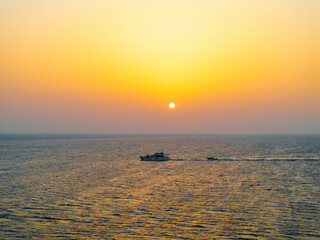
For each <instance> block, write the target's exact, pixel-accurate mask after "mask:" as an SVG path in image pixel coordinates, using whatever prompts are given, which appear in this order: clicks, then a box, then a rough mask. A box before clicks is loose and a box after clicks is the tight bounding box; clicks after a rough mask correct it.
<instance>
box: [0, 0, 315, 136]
mask: <svg viewBox="0 0 320 240" xmlns="http://www.w3.org/2000/svg"><path fill="white" fill-rule="evenodd" d="M170 102H174V103H175V104H176V108H175V109H173V110H170V109H169V108H168V104H169V103H170ZM0 133H172V134H174V133H187V134H190V133H205V134H211V133H236V134H238V133H256V134H259V133H279V134H282V133H289V134H291V133H292V134H295V133H298V134H301V133H316V134H319V133H320V1H319V0H305V1H302V0H250V1H248V0H242V1H239V0H211V1H209V0H197V1H196V0H193V1H191V0H161V1H160V0H159V1H156V0H155V1H150V0H109V1H103V0H90V1H84V0H68V1H65V0H55V1H49V0H1V1H0Z"/></svg>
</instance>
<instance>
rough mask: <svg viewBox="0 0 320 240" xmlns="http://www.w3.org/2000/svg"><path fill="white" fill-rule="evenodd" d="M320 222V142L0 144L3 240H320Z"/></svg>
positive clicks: (2, 140) (86, 139)
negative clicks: (163, 158) (156, 155)
mask: <svg viewBox="0 0 320 240" xmlns="http://www.w3.org/2000/svg"><path fill="white" fill-rule="evenodd" d="M158 150H164V151H165V152H166V153H170V154H171V155H170V156H171V157H172V158H176V159H181V158H183V159H204V158H206V157H208V156H217V157H220V158H223V159H224V160H221V161H210V162H208V161H191V160H186V161H168V162H141V161H139V156H140V155H144V154H147V153H149V154H150V153H153V152H155V151H158ZM319 213H320V136H319V135H315V136H311V135H310V136H244V135H241V136H94V135H83V136H81V135H0V239H18V238H25V239H319V238H320V214H319Z"/></svg>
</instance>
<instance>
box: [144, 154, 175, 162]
mask: <svg viewBox="0 0 320 240" xmlns="http://www.w3.org/2000/svg"><path fill="white" fill-rule="evenodd" d="M140 159H141V161H159V162H162V161H168V160H170V158H169V156H168V155H167V154H164V153H163V152H156V153H154V154H151V155H149V154H148V155H144V156H140Z"/></svg>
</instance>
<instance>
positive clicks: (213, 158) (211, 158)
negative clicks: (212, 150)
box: [207, 157, 219, 161]
mask: <svg viewBox="0 0 320 240" xmlns="http://www.w3.org/2000/svg"><path fill="white" fill-rule="evenodd" d="M207 160H208V161H214V160H219V158H216V157H207Z"/></svg>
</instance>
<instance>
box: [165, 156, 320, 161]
mask: <svg viewBox="0 0 320 240" xmlns="http://www.w3.org/2000/svg"><path fill="white" fill-rule="evenodd" d="M171 161H204V162H219V161H254V162H256V161H287V162H292V161H320V158H280V157H279V158H229V157H222V158H219V159H216V160H208V159H203V158H198V159H195V158H190V159H185V158H173V159H171Z"/></svg>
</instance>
